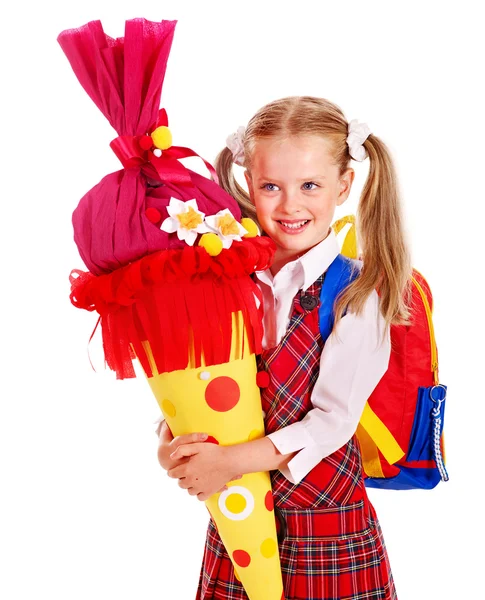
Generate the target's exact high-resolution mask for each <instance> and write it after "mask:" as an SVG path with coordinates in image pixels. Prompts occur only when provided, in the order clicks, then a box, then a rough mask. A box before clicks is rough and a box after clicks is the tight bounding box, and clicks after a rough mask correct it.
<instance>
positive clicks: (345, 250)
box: [332, 215, 357, 258]
mask: <svg viewBox="0 0 485 600" xmlns="http://www.w3.org/2000/svg"><path fill="white" fill-rule="evenodd" d="M348 223H350V225H351V227H350V229H349V230H348V231H347V233H346V235H345V239H344V243H343V244H342V249H341V250H340V253H341V254H343V255H344V256H347V257H348V258H357V230H356V227H355V215H346V216H345V217H342V218H341V219H338V220H337V221H335V223H334V224H333V225H332V228H333V230H334V231H335V234H336V235H338V234H339V233H340V232H341V231H342V229H343V228H344V227H345V226H346V225H347V224H348Z"/></svg>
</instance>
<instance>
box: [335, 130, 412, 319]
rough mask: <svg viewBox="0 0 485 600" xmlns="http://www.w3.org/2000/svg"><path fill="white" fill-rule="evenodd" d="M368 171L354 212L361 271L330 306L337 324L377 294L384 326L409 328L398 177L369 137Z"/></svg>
mask: <svg viewBox="0 0 485 600" xmlns="http://www.w3.org/2000/svg"><path fill="white" fill-rule="evenodd" d="M364 147H365V148H366V150H367V153H368V156H369V160H370V168H369V175H368V177H367V180H366V182H365V185H364V189H363V191H362V194H361V197H360V200H359V206H358V210H357V231H358V235H359V242H360V246H361V247H362V251H363V257H362V258H363V268H362V273H361V275H360V277H358V278H357V279H356V280H355V281H354V282H353V283H352V284H351V285H350V286H349V287H348V288H347V289H346V290H345V291H344V292H343V293H342V294H341V296H340V297H339V299H338V300H337V303H336V305H335V315H336V322H337V321H338V319H339V318H340V317H341V316H342V314H343V312H344V310H345V308H346V307H349V308H350V309H351V310H352V311H353V312H357V313H358V312H361V311H362V309H363V307H364V304H365V301H366V299H367V298H368V296H369V295H370V294H371V292H372V290H374V289H377V291H378V293H379V297H380V309H381V312H382V314H383V316H384V318H385V319H386V321H387V323H389V324H391V323H392V324H408V323H409V301H410V281H411V273H412V269H411V260H410V255H409V251H408V245H407V242H406V237H405V233H404V227H403V218H402V209H401V201H400V195H399V190H398V181H397V174H396V171H395V168H394V164H393V162H392V158H391V155H390V153H389V150H388V149H387V147H386V145H385V144H384V143H383V142H382V141H381V140H380V139H379V138H378V137H376V136H374V135H370V136H369V137H368V138H367V139H366V141H365V142H364Z"/></svg>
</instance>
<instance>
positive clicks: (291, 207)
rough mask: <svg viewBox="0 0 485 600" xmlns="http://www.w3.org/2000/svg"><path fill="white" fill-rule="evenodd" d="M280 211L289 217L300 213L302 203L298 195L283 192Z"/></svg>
mask: <svg viewBox="0 0 485 600" xmlns="http://www.w3.org/2000/svg"><path fill="white" fill-rule="evenodd" d="M280 210H281V212H282V213H285V214H287V215H294V214H296V213H298V212H300V202H299V199H298V196H297V194H295V193H292V192H283V193H282V194H281V197H280Z"/></svg>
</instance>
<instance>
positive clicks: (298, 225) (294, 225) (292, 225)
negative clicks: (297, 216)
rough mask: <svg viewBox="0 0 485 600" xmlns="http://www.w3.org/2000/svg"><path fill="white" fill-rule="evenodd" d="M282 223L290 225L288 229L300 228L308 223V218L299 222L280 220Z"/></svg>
mask: <svg viewBox="0 0 485 600" xmlns="http://www.w3.org/2000/svg"><path fill="white" fill-rule="evenodd" d="M280 223H281V224H282V225H284V226H285V227H288V229H298V228H299V227H303V225H306V224H307V223H308V220H306V221H298V223H283V221H280Z"/></svg>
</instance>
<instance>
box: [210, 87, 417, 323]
mask: <svg viewBox="0 0 485 600" xmlns="http://www.w3.org/2000/svg"><path fill="white" fill-rule="evenodd" d="M305 134H309V135H321V136H323V137H324V138H325V139H326V140H327V142H328V143H329V148H330V153H331V155H332V156H333V159H334V161H335V164H336V165H337V166H338V167H339V176H341V175H342V174H343V173H344V172H345V171H346V170H347V169H348V168H349V165H350V160H351V157H350V155H349V148H348V145H347V142H346V138H347V135H348V123H347V120H346V118H345V116H344V114H343V112H342V110H341V109H340V108H339V107H338V106H336V105H335V104H333V103H332V102H329V101H328V100H325V99H323V98H314V97H312V96H291V97H288V98H282V99H280V100H276V101H274V102H271V103H270V104H267V105H266V106H263V108H261V109H260V110H259V111H258V112H257V113H256V114H255V115H254V116H253V117H252V119H251V120H250V121H249V123H248V126H247V128H246V133H245V136H244V156H245V167H246V168H247V170H248V171H249V173H250V172H251V157H252V153H253V150H254V147H255V144H256V142H257V140H258V139H261V138H268V137H276V136H278V137H279V136H292V135H294V136H296V135H305ZM364 147H365V149H366V151H367V154H368V157H369V162H370V167H369V174H368V177H367V180H366V182H365V184H364V188H363V190H362V194H361V196H360V199H359V205H358V209H357V232H358V236H359V243H360V246H361V248H362V253H363V256H362V258H363V268H362V272H361V274H360V276H359V277H357V278H356V279H355V280H354V282H353V283H352V284H351V285H349V286H348V287H347V288H346V289H345V290H344V291H343V293H342V294H340V296H339V298H338V299H337V302H336V304H335V323H337V322H338V320H339V319H340V318H341V317H342V315H343V313H344V312H345V310H346V309H347V308H348V309H350V310H352V311H353V312H356V313H360V312H362V310H363V308H364V304H365V302H366V300H367V298H368V297H369V295H370V294H371V293H372V291H373V290H374V289H377V290H378V292H379V297H380V309H381V312H382V314H383V316H384V318H385V320H386V321H387V322H388V323H393V324H407V323H409V304H408V303H409V301H410V280H411V273H412V270H411V262H410V256H409V251H408V247H407V243H406V239H405V235H404V230H403V222H402V210H401V201H400V196H399V190H398V182H397V175H396V171H395V168H394V165H393V162H392V158H391V155H390V152H389V150H388V149H387V147H386V145H385V144H384V142H382V141H381V140H380V139H379V138H378V137H376V136H375V135H372V134H371V135H369V137H368V138H367V139H366V140H365V142H364ZM215 166H216V170H217V174H218V176H219V180H220V184H221V186H222V187H223V188H224V189H225V190H226V191H227V192H229V194H231V195H232V196H233V197H234V198H235V199H236V200H237V202H238V203H239V205H240V207H241V211H242V213H243V215H244V216H248V217H251V218H253V219H255V218H256V210H255V207H254V205H253V204H252V202H251V200H250V197H249V195H248V194H247V192H246V191H245V190H244V189H243V188H242V187H241V186H240V185H239V184H238V183H237V181H236V179H235V177H234V173H233V157H232V153H231V151H230V150H229V148H227V147H226V148H224V149H223V150H222V151H221V152H220V153H219V155H218V156H217V158H216V162H215Z"/></svg>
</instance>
